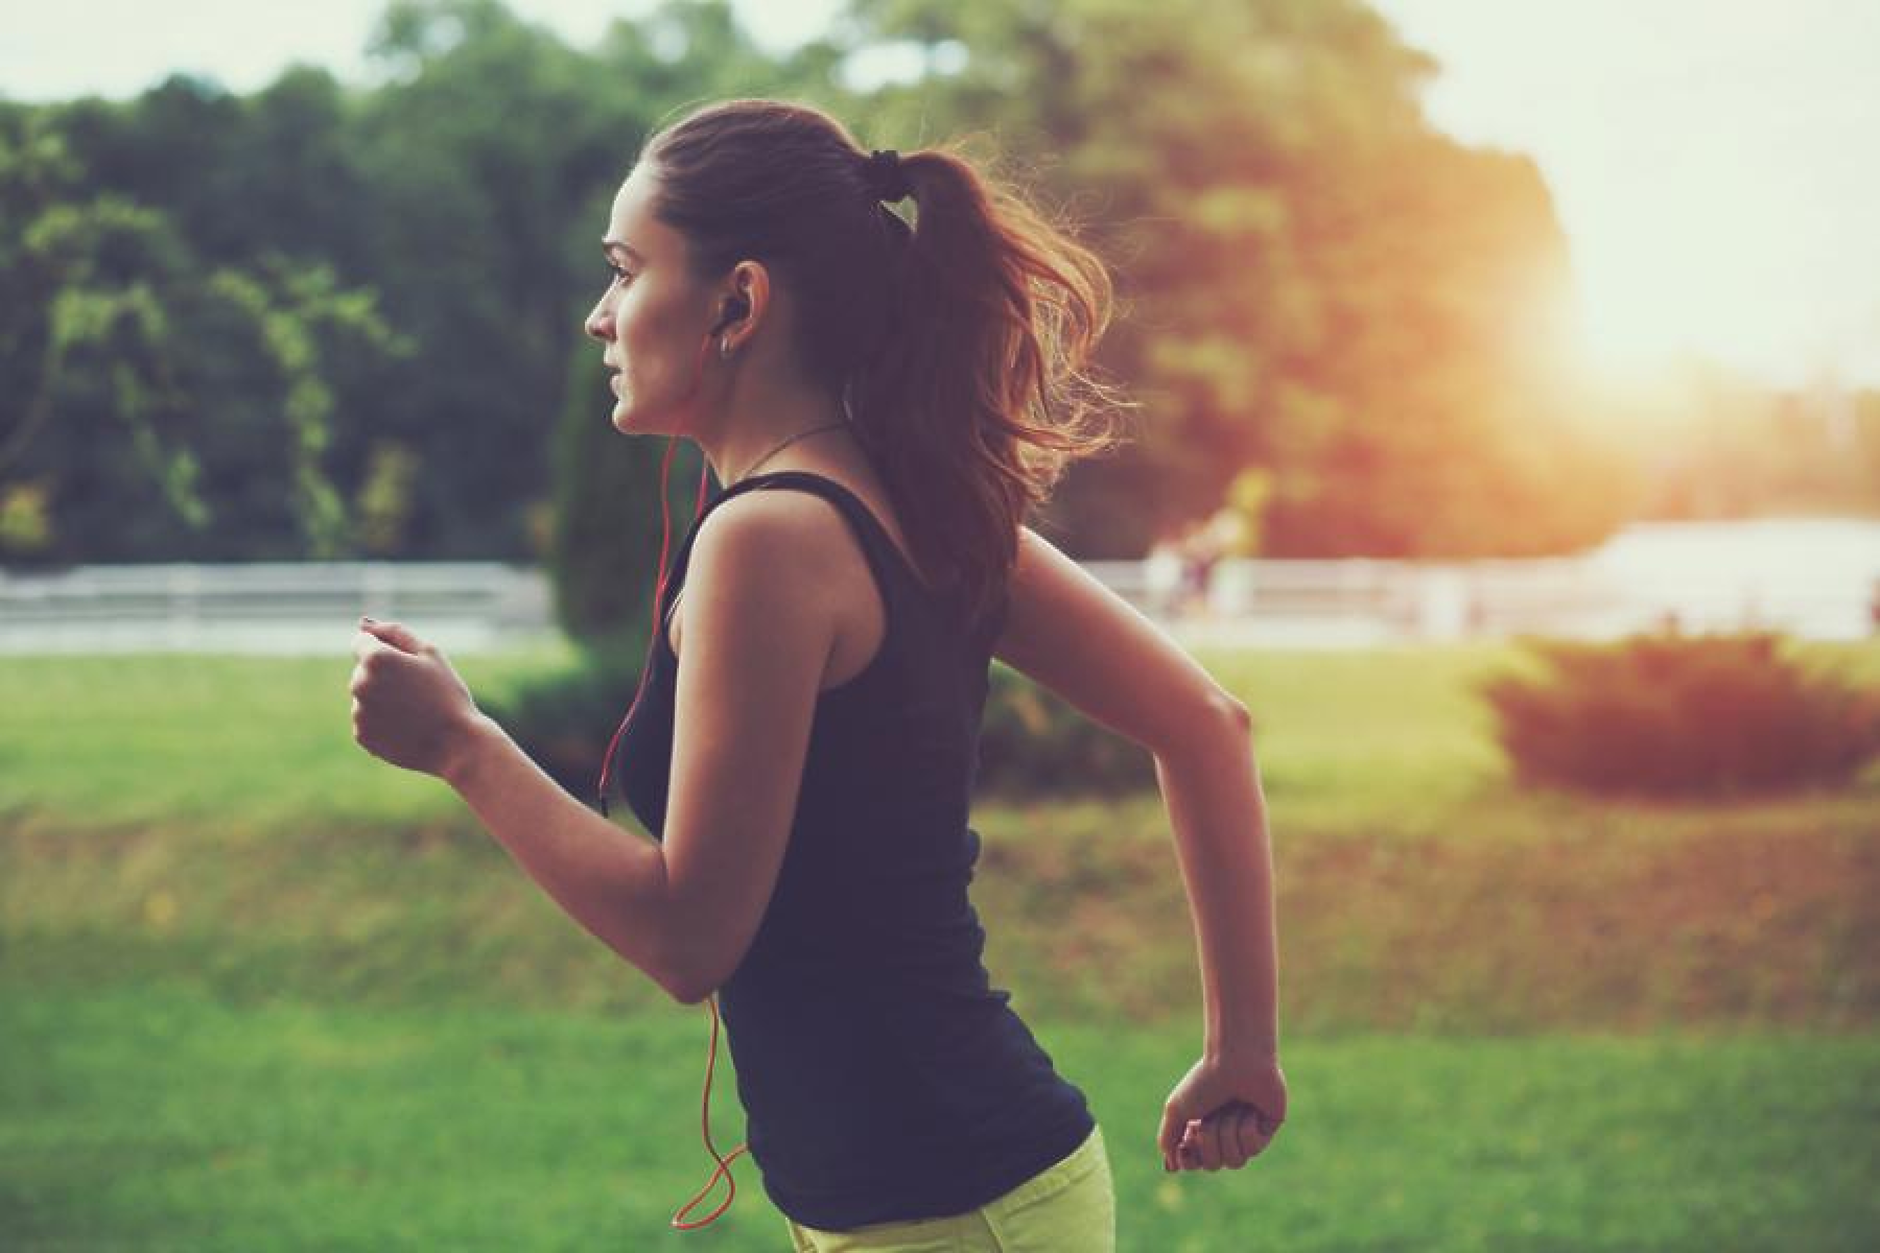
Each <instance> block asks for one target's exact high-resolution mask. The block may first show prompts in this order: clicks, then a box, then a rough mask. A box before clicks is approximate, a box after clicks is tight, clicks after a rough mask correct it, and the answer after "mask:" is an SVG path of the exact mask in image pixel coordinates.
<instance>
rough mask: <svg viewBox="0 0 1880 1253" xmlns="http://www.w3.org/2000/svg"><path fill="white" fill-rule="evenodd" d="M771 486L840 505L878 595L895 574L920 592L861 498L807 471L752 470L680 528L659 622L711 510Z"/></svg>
mask: <svg viewBox="0 0 1880 1253" xmlns="http://www.w3.org/2000/svg"><path fill="white" fill-rule="evenodd" d="M772 486H788V487H801V488H805V489H807V490H809V491H810V492H812V493H814V494H815V495H818V496H821V497H822V498H823V499H824V500H827V501H829V502H830V503H831V504H833V505H834V506H835V507H836V508H837V509H838V510H840V511H841V513H842V514H843V515H844V516H846V517H847V518H848V519H849V525H850V527H851V528H852V529H853V530H854V531H855V533H856V539H857V541H858V542H859V543H860V544H861V546H862V551H863V553H864V554H865V555H866V557H867V558H868V563H869V565H870V566H871V567H872V568H873V569H874V572H875V581H876V583H877V584H878V585H879V586H880V587H881V591H882V595H883V596H890V597H898V596H899V595H900V590H901V582H900V580H901V579H904V580H907V581H910V582H911V583H912V584H913V586H914V587H915V588H916V589H917V590H919V591H921V592H925V591H926V585H925V584H923V583H922V582H921V581H920V577H919V576H918V575H917V574H915V573H914V571H913V568H912V567H911V566H910V564H909V563H908V560H907V558H906V557H905V556H903V555H902V553H901V550H900V548H899V546H897V545H896V544H895V542H894V538H893V537H892V536H891V535H889V534H888V530H887V528H886V527H885V526H883V525H882V523H881V519H879V518H877V517H876V516H875V512H874V510H872V509H870V508H869V507H868V506H867V505H865V504H863V503H862V500H861V497H859V496H857V495H856V494H855V493H854V492H852V491H850V490H849V489H848V488H847V487H844V486H843V485H842V484H840V483H838V482H836V481H835V480H834V479H831V478H826V477H824V476H823V475H820V474H815V473H812V472H811V471H808V470H772V471H769V472H768V473H764V474H752V475H748V476H746V477H744V478H741V479H739V480H738V481H737V482H735V483H733V484H732V485H731V486H730V487H727V488H725V489H724V490H722V491H720V492H719V493H718V494H717V495H716V496H713V497H712V498H711V499H710V500H709V501H707V502H706V505H705V508H704V510H703V511H702V512H700V514H699V515H698V518H697V519H696V520H695V521H694V522H693V523H692V528H691V530H690V531H688V532H687V533H686V537H685V541H684V542H683V543H682V544H680V546H679V551H678V553H677V554H676V556H675V557H674V559H673V563H672V569H671V571H670V573H669V574H668V576H667V580H668V582H667V589H666V598H665V602H664V603H663V604H661V605H660V606H659V614H660V620H661V622H662V623H664V622H667V621H669V620H670V618H671V615H672V611H673V609H674V607H675V606H676V605H677V604H678V600H679V593H680V591H681V590H682V589H683V588H684V585H685V573H686V570H687V568H688V567H689V566H690V565H691V560H692V543H693V541H694V540H695V539H697V537H698V533H699V528H700V527H702V526H703V525H704V523H705V519H706V518H707V517H708V516H709V515H710V514H711V511H712V510H714V509H716V508H717V507H718V506H719V505H721V504H723V503H724V502H725V501H727V500H729V499H731V498H732V497H733V496H737V495H741V494H742V493H744V492H747V491H756V490H760V489H762V488H766V487H772ZM895 571H899V572H900V579H897V578H896V576H895V574H894V572H895Z"/></svg>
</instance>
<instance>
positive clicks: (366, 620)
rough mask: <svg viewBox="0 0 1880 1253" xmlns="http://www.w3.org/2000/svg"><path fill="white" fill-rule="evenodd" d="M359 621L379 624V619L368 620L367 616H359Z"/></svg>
mask: <svg viewBox="0 0 1880 1253" xmlns="http://www.w3.org/2000/svg"><path fill="white" fill-rule="evenodd" d="M359 621H361V622H377V621H378V619H377V618H368V617H366V616H365V615H364V614H360V615H359Z"/></svg>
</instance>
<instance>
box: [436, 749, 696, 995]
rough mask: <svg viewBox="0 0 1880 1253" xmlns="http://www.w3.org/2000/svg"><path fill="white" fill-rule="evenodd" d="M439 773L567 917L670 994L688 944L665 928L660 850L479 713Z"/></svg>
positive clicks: (668, 919) (680, 991)
mask: <svg viewBox="0 0 1880 1253" xmlns="http://www.w3.org/2000/svg"><path fill="white" fill-rule="evenodd" d="M443 778H444V781H445V782H446V783H449V784H450V785H451V786H452V787H453V788H455V789H457V791H458V793H459V794H460V795H461V796H462V797H463V798H464V800H466V801H468V802H469V804H470V807H471V808H472V809H474V810H475V811H476V814H477V817H479V818H481V819H482V820H483V825H484V826H485V827H487V828H489V832H490V834H491V835H493V836H495V837H496V839H497V841H498V842H499V843H501V844H502V845H503V847H505V848H507V849H508V850H509V852H510V855H511V856H512V857H514V858H515V860H516V862H517V864H519V865H520V866H521V867H522V868H523V869H524V870H526V871H528V872H529V875H530V877H531V878H533V879H534V880H535V881H536V882H537V883H539V884H540V885H541V886H542V889H543V890H544V891H546V892H547V893H548V894H549V896H551V897H553V898H554V900H555V903H556V904H558V905H560V906H561V907H562V909H563V910H565V911H566V912H567V913H568V916H569V917H571V918H573V919H574V920H575V921H576V922H578V923H580V924H581V925H582V926H583V927H585V928H587V930H588V931H589V932H591V933H592V934H593V935H594V936H595V937H596V938H597V939H599V940H600V941H601V942H602V943H604V944H606V945H607V946H608V947H609V948H611V949H613V950H614V951H615V952H616V953H618V954H620V956H621V957H623V958H625V959H626V960H627V961H628V962H630V963H631V964H633V965H634V966H637V967H639V968H640V969H641V970H642V971H644V972H645V973H646V974H647V975H648V976H650V977H651V978H652V979H653V981H654V982H655V983H658V984H659V985H660V986H661V987H662V988H664V989H665V990H666V991H667V992H668V993H669V994H670V995H672V996H673V997H674V998H675V999H679V1000H684V999H685V998H686V997H687V996H688V995H689V993H688V992H687V991H686V988H687V987H688V986H689V985H688V984H687V982H686V979H685V977H684V976H683V975H682V974H681V973H679V972H678V971H676V970H675V969H674V966H675V956H676V954H678V953H679V952H682V951H683V948H684V946H683V945H682V944H679V943H677V942H675V938H674V937H673V936H672V935H671V934H670V931H669V928H670V926H671V923H672V911H671V910H670V909H669V908H668V904H667V902H668V893H667V881H666V855H665V853H664V851H663V850H662V849H661V848H660V847H659V845H658V844H656V843H655V842H653V841H651V840H648V839H645V838H644V837H641V836H638V835H635V834H634V833H633V832H631V831H627V830H623V829H622V828H620V827H618V826H615V825H614V824H613V823H612V822H610V821H608V820H607V819H606V818H604V817H602V816H601V815H600V814H597V813H595V812H594V811H593V810H591V809H589V808H588V807H587V806H586V805H583V804H582V803H581V802H580V801H578V800H576V799H575V798H574V797H572V796H570V795H568V793H567V791H566V790H564V789H563V788H562V786H561V785H560V784H559V783H557V782H555V780H553V779H552V778H550V777H549V776H548V775H547V774H546V773H545V772H544V771H543V770H542V768H541V767H540V766H538V765H536V764H535V762H534V761H532V760H530V758H529V756H528V754H526V753H524V752H523V751H522V749H521V748H519V747H517V745H516V743H515V741H514V740H512V739H510V738H509V736H508V734H507V733H506V732H504V730H503V729H502V727H501V726H499V725H497V723H496V722H494V721H493V720H491V719H489V718H487V717H482V716H479V718H478V719H477V724H476V729H475V730H474V731H473V732H472V733H470V734H469V735H468V736H467V737H466V740H465V743H464V745H463V747H462V749H461V750H460V751H459V752H457V753H456V754H454V756H453V758H452V761H451V764H450V766H449V767H448V768H447V769H446V770H445V771H444V772H443Z"/></svg>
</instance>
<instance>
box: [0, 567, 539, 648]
mask: <svg viewBox="0 0 1880 1253" xmlns="http://www.w3.org/2000/svg"><path fill="white" fill-rule="evenodd" d="M360 614H370V615H371V616H372V617H374V618H380V619H386V620H392V619H396V620H400V621H404V622H407V623H409V624H410V625H412V626H413V627H414V629H417V630H419V631H420V633H421V634H423V635H424V636H425V638H427V639H429V640H431V641H433V642H434V643H436V644H438V645H439V646H440V647H442V648H444V649H445V650H446V651H481V650H487V649H491V648H500V647H503V646H505V645H508V644H510V643H513V642H516V641H519V640H521V639H526V638H528V637H531V636H538V635H541V634H544V633H546V632H549V631H551V630H552V626H551V614H550V608H549V596H548V585H547V582H546V580H545V579H544V578H543V577H542V575H541V573H540V572H539V571H537V570H532V569H528V568H525V567H518V566H508V565H503V564H500V563H496V562H476V561H467V562H375V561H358V562H332V563H324V562H269V563H258V564H248V565H135V566H79V567H77V568H75V569H71V570H68V571H64V572H61V573H57V574H34V575H27V574H20V573H17V572H15V573H7V572H4V571H0V652H13V653H22V652H32V653H41V652H85V653H92V652H146V651H148V652H242V653H300V654H317V653H336V654H344V653H345V652H346V651H347V649H348V648H349V647H350V645H351V642H352V635H353V631H354V629H355V628H356V626H357V622H358V618H359V615H360Z"/></svg>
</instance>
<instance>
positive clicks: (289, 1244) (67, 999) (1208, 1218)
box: [0, 983, 1880, 1253]
mask: <svg viewBox="0 0 1880 1253" xmlns="http://www.w3.org/2000/svg"><path fill="white" fill-rule="evenodd" d="M8 991H9V993H10V995H9V996H8V1001H9V1003H10V1005H11V1006H12V1008H11V1011H10V1013H9V1017H8V1031H7V1040H8V1044H7V1049H8V1054H9V1055H8V1058H7V1060H8V1065H7V1066H6V1067H5V1070H4V1073H3V1076H0V1094H3V1095H4V1103H5V1107H6V1108H7V1109H8V1110H9V1111H10V1116H9V1117H8V1118H7V1120H6V1121H5V1122H4V1123H3V1124H0V1231H5V1232H7V1233H9V1238H8V1242H7V1247H8V1248H10V1249H19V1250H27V1249H61V1250H64V1249H100V1250H102V1249H139V1250H157V1249H164V1250H171V1249H174V1250H191V1251H192V1253H207V1251H209V1250H243V1251H244V1253H250V1251H252V1253H260V1251H263V1250H273V1249H315V1248H317V1249H323V1250H334V1251H337V1250H346V1249H358V1250H374V1251H377V1250H389V1249H425V1250H428V1249H490V1250H517V1249H539V1250H560V1249H566V1250H586V1249H594V1248H616V1249H645V1248H658V1247H671V1248H685V1247H710V1248H723V1249H738V1250H745V1249H749V1250H773V1251H774V1250H779V1249H782V1248H784V1247H787V1246H786V1244H785V1242H784V1236H783V1227H782V1221H781V1218H780V1216H779V1215H778V1214H777V1212H776V1210H775V1209H774V1208H773V1207H772V1206H771V1205H770V1203H769V1201H768V1199H767V1198H766V1197H765V1196H764V1195H763V1192H762V1188H761V1185H760V1183H759V1181H758V1179H757V1175H756V1170H755V1167H754V1166H753V1165H752V1163H751V1162H750V1161H749V1159H748V1158H745V1157H741V1158H739V1159H738V1161H737V1162H736V1163H734V1166H733V1169H734V1170H735V1172H736V1176H737V1179H738V1181H739V1189H738V1195H737V1197H736V1199H735V1201H734V1202H733V1204H732V1206H731V1207H730V1209H729V1211H728V1212H727V1213H726V1214H725V1215H724V1216H723V1217H721V1218H720V1219H719V1220H718V1221H717V1222H715V1223H714V1224H712V1226H711V1227H709V1228H707V1229H705V1230H704V1231H695V1232H676V1231H672V1230H670V1229H669V1227H668V1222H669V1220H670V1218H671V1217H672V1215H673V1214H674V1213H675V1212H676V1211H677V1210H678V1209H679V1207H680V1206H681V1205H683V1204H684V1203H685V1202H686V1201H687V1200H690V1199H691V1197H692V1196H693V1194H694V1193H695V1192H696V1191H697V1190H698V1189H699V1188H701V1187H702V1186H703V1185H704V1184H705V1182H706V1180H707V1179H709V1178H710V1175H711V1167H712V1165H713V1163H712V1161H711V1159H710V1158H709V1156H708V1155H707V1153H706V1150H705V1147H704V1145H703V1143H702V1141H701V1140H700V1137H699V1124H698V1113H699V1103H698V1102H699V1085H700V1084H701V1082H702V1077H703V1073H704V1055H705V1046H706V1042H707V1039H708V1028H709V1024H708V1020H707V1018H706V1016H705V1013H704V1011H703V1010H702V1009H701V1010H697V1011H692V1010H681V1009H679V1008H677V1007H673V1008H670V1009H668V1010H666V1011H663V1012H658V1013H650V1014H641V1015H620V1016H612V1017H609V1016H601V1015H592V1014H575V1013H551V1012H541V1011H524V1010H515V1009H501V1008H481V1009H464V1008H459V1009H453V1010H449V1011H444V1012H438V1011H425V1012H419V1011H415V1010H406V1011H393V1012H387V1011H375V1010H366V1009H358V1008H346V1007H339V1006H310V1005H307V1004H303V1003H299V1002H297V1001H295V1000H293V999H291V998H283V999H280V1000H274V1001H266V1002H260V1003H256V1004H252V1005H245V1006H239V1007H232V1006H230V1005H228V1004H226V1003H224V1002H223V1001H221V1000H218V999H215V998H208V997H203V996H201V995H200V994H198V993H197V992H194V991H192V990H190V989H188V988H186V987H179V986H176V985H171V984H165V983H143V984H138V985H134V986H133V985H126V984H118V985H113V986H110V987H105V988H97V989H72V990H65V991H60V992H58V993H54V994H47V993H43V992H41V993H38V994H34V995H20V993H21V992H22V991H23V990H22V989H20V988H17V987H11V988H9V989H8ZM1036 1029H1037V1030H1038V1032H1039V1034H1040V1038H1041V1040H1042V1041H1043V1043H1044V1044H1045V1046H1046V1048H1047V1049H1048V1050H1049V1051H1050V1052H1051V1053H1052V1055H1053V1057H1054V1058H1055V1059H1056V1060H1057V1062H1058V1064H1059V1065H1060V1066H1061V1067H1062V1068H1063V1069H1064V1070H1065V1071H1066V1072H1067V1073H1069V1074H1071V1075H1073V1076H1075V1077H1076V1078H1077V1079H1078V1081H1079V1083H1080V1085H1081V1086H1083V1087H1084V1088H1085V1091H1086V1092H1087V1094H1088V1095H1089V1097H1090V1101H1091V1106H1092V1108H1093V1110H1094V1112H1095V1113H1096V1115H1097V1118H1098V1121H1099V1122H1100V1123H1101V1124H1102V1125H1103V1128H1104V1137H1105V1140H1106V1142H1107V1144H1108V1146H1109V1149H1110V1157H1111V1164H1112V1167H1113V1170H1114V1172H1115V1175H1116V1182H1117V1201H1118V1213H1119V1228H1120V1237H1121V1247H1122V1248H1124V1249H1140V1250H1165V1249H1172V1250H1190V1249H1192V1250H1198V1251H1199V1250H1208V1251H1213V1250H1239V1249H1249V1248H1275V1249H1288V1250H1302V1251H1304V1250H1354V1249H1380V1250H1381V1249H1404V1250H1410V1249H1448V1250H1496V1251H1503V1250H1543V1249H1546V1250H1553V1249H1563V1250H1564V1249H1574V1250H1614V1251H1615V1253H1618V1251H1621V1250H1623V1251H1625V1253H1632V1251H1635V1250H1640V1249H1704V1250H1725V1249H1746V1250H1747V1249H1807V1250H1815V1251H1826V1250H1838V1249H1846V1250H1850V1251H1853V1250H1860V1249H1866V1248H1871V1247H1872V1238H1873V1235H1874V1233H1875V1232H1877V1231H1880V1199H1876V1193H1875V1192H1874V1191H1873V1189H1872V1187H1871V1184H1872V1178H1873V1169H1874V1166H1875V1164H1876V1163H1875V1158H1874V1132H1873V1127H1874V1124H1875V1122H1876V1120H1877V1119H1880V1085H1876V1080H1880V1041H1876V1040H1875V1039H1874V1038H1873V1037H1871V1036H1867V1037H1861V1038H1851V1039H1834V1038H1815V1037H1809V1036H1806V1035H1788V1034H1779V1033H1778V1034H1757V1035H1749V1036H1738V1037H1733V1038H1667V1037H1656V1036H1642V1037H1632V1038H1626V1037H1617V1036H1610V1035H1601V1034H1569V1035H1562V1036H1553V1037H1540V1038H1450V1039H1441V1038H1422V1037H1411V1036H1397V1035H1389V1036H1376V1035H1361V1036H1350V1037H1341V1038H1331V1039H1323V1040H1310V1041H1306V1042H1302V1043H1300V1044H1297V1045H1295V1046H1293V1047H1292V1048H1291V1049H1290V1050H1289V1054H1288V1057H1287V1061H1286V1067H1287V1079H1288V1083H1289V1085H1290V1087H1291V1089H1292V1092H1293V1103H1292V1106H1291V1108H1290V1110H1289V1112H1288V1119H1287V1125H1286V1128H1285V1130H1284V1131H1283V1132H1282V1133H1281V1135H1280V1138H1279V1139H1277V1140H1276V1141H1275V1142H1274V1146H1273V1148H1272V1149H1271V1150H1269V1151H1268V1153H1266V1154H1265V1155H1263V1156H1262V1157H1261V1158H1260V1159H1258V1160H1257V1161H1256V1162H1255V1163H1254V1164H1253V1165H1251V1166H1249V1167H1247V1168H1246V1169H1244V1170H1242V1171H1227V1172H1221V1173H1219V1174H1213V1175H1210V1174H1206V1173H1196V1174H1184V1175H1177V1176H1169V1175H1165V1174H1164V1173H1163V1172H1162V1169H1161V1160H1160V1158H1159V1156H1158V1155H1157V1153H1156V1150H1155V1145H1154V1128H1155V1126H1156V1119H1157V1117H1158V1114H1159V1109H1160V1103H1161V1100H1162V1098H1163V1097H1164V1096H1165V1095H1166V1086H1167V1084H1168V1083H1169V1082H1172V1080H1173V1078H1174V1077H1175V1076H1177V1075H1179V1074H1180V1073H1181V1071H1182V1070H1183V1069H1185V1068H1186V1066H1187V1064H1188V1063H1189V1062H1190V1061H1192V1060H1193V1059H1192V1056H1191V1054H1190V1052H1189V1050H1188V1048H1187V1047H1186V1044H1187V1042H1186V1041H1185V1040H1183V1039H1182V1038H1181V1037H1180V1035H1179V1034H1178V1033H1168V1032H1144V1031H1131V1030H1119V1029H1117V1027H1116V1026H1115V1025H1113V1024H1108V1025H1104V1024H1081V1025H1080V1024H1070V1023H1046V1024H1043V1025H1039V1026H1038V1027H1037V1028H1036ZM719 1059H720V1071H719V1074H718V1079H717V1086H716V1090H715V1093H714V1096H715V1101H714V1105H713V1114H714V1118H713V1130H714V1134H713V1141H714V1143H715V1144H716V1145H717V1147H718V1150H719V1152H720V1153H729V1152H731V1150H732V1149H734V1148H735V1147H737V1145H738V1144H739V1143H741V1138H740V1128H741V1122H740V1120H739V1118H738V1116H737V1114H736V1098H735V1095H734V1088H733V1083H734V1075H735V1071H734V1070H733V1069H732V1067H731V1065H730V1062H729V1059H728V1055H727V1054H726V1053H725V1051H724V1050H723V1048H722V1041H721V1049H720V1055H719ZM892 1149H893V1146H892V1145H885V1146H883V1151H886V1152H891V1151H892ZM721 1186H722V1185H721ZM722 1197H723V1194H722V1192H720V1193H715V1194H713V1195H711V1196H710V1197H708V1198H707V1199H706V1200H705V1201H704V1202H703V1203H701V1205H700V1206H698V1207H697V1208H696V1209H694V1210H693V1211H692V1212H691V1214H690V1215H689V1217H691V1218H694V1219H696V1218H700V1217H703V1216H704V1215H705V1214H708V1213H710V1212H711V1210H712V1209H713V1208H715V1207H716V1206H717V1205H718V1203H719V1201H720V1200H721V1199H722Z"/></svg>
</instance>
